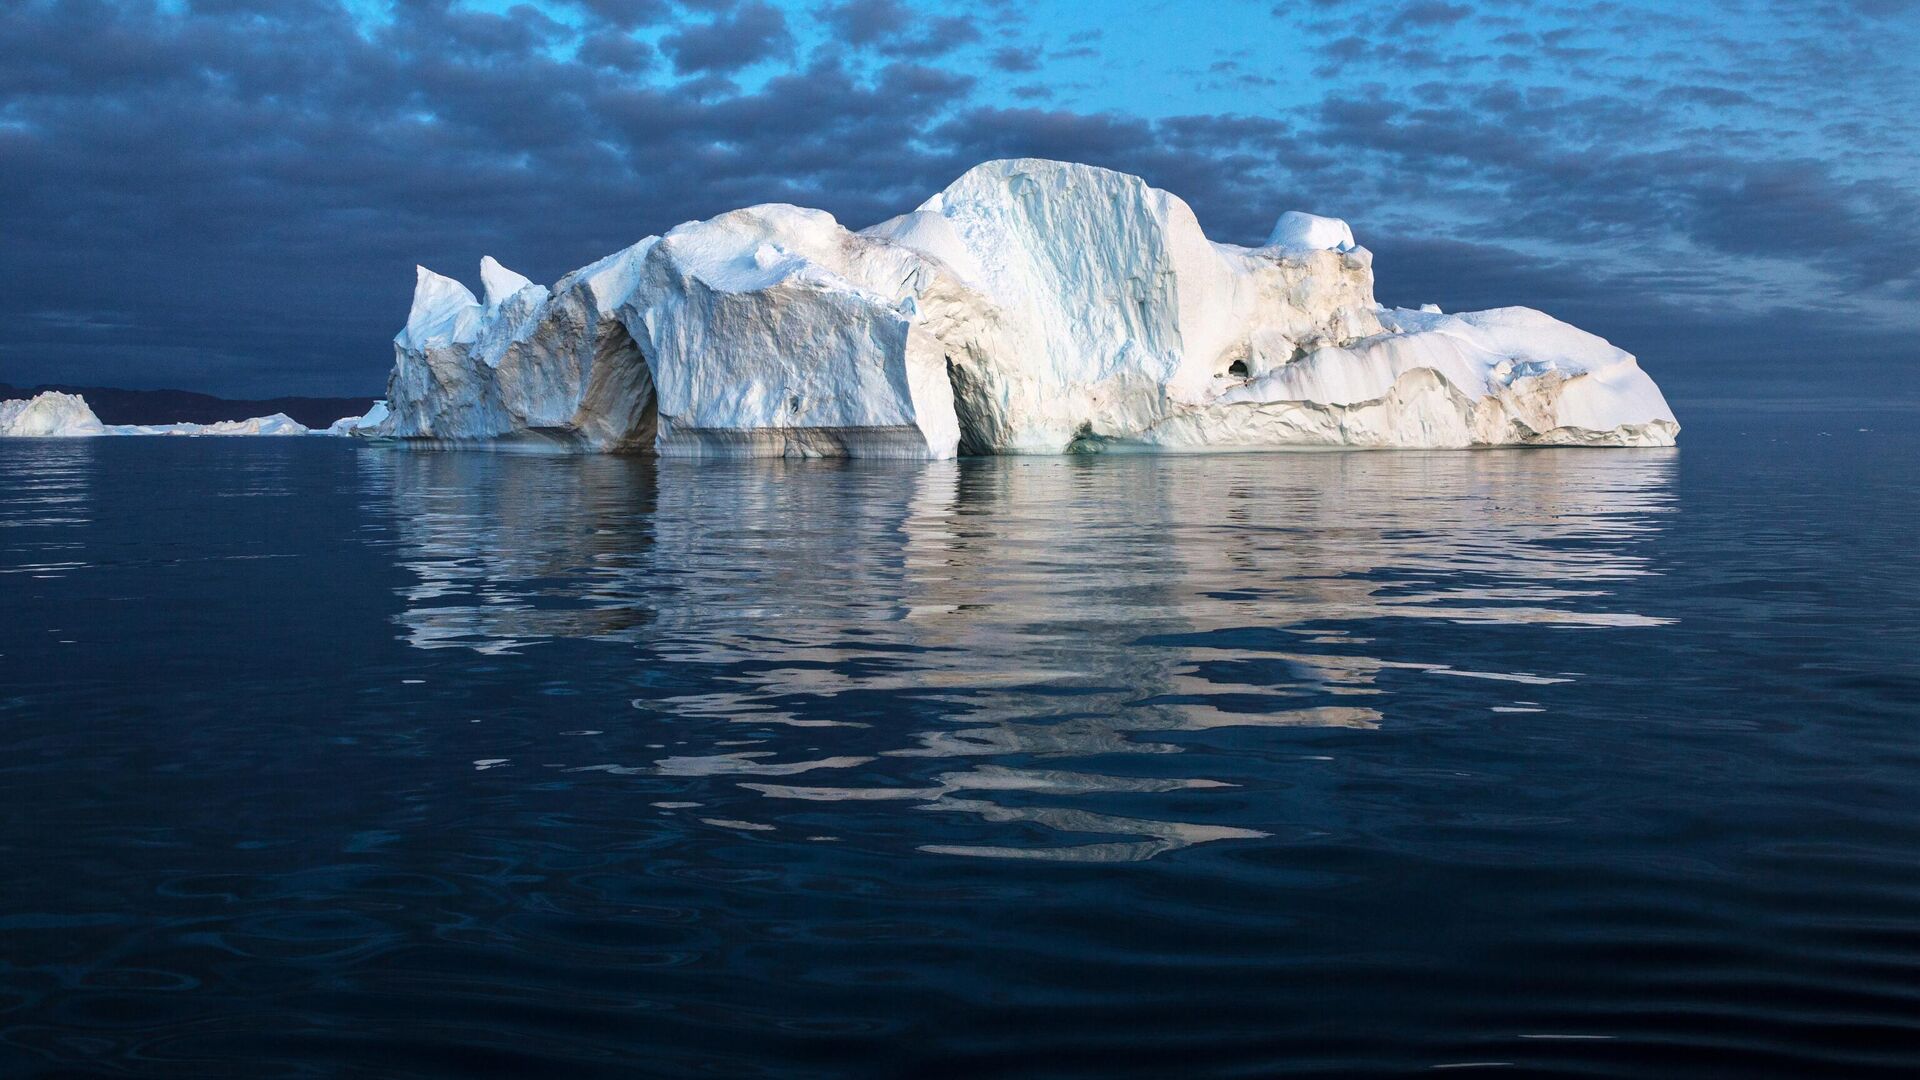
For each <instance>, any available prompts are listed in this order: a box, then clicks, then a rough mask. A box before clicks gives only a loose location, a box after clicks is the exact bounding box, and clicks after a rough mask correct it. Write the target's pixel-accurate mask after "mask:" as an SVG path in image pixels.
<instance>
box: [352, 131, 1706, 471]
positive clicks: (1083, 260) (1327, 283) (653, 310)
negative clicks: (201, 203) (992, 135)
mask: <svg viewBox="0 0 1920 1080" xmlns="http://www.w3.org/2000/svg"><path fill="white" fill-rule="evenodd" d="M481 277H482V280H483V283H484V293H485V295H484V297H483V298H478V299H477V298H475V297H474V295H473V294H472V292H470V291H469V290H468V289H467V288H466V286H464V285H461V284H460V283H459V282H456V281H453V280H451V279H449V278H445V277H441V276H440V275H437V274H434V273H432V272H431V271H428V270H426V269H425V268H421V269H420V270H419V277H418V281H417V284H416V287H415V294H414V302H413V310H412V311H411V313H410V314H409V316H408V319H407V325H406V327H405V328H404V329H403V330H402V331H401V332H400V333H399V335H397V336H396V337H395V339H394V353H395V364H394V371H393V375H392V378H391V380H390V381H389V385H388V401H389V403H390V413H389V415H388V416H387V417H386V418H385V419H384V420H382V421H380V422H379V423H378V424H377V425H375V426H374V427H373V428H372V433H373V434H376V435H378V436H382V437H387V438H391V439H395V440H400V441H405V442H424V443H431V444H469V443H482V444H489V445H504V446H539V447H560V448H570V449H589V450H653V451H657V452H659V453H662V454H672V455H686V456H702V455H781V456H805V457H812V456H835V455H851V456H863V457H908V458H946V457H952V456H954V455H956V454H958V453H970V454H975V453H1062V452H1067V451H1099V450H1157V451H1166V450H1221V449H1237V450H1255V449H1279V448H1287V447H1313V446H1329V447H1330V446H1363V447H1408V448H1415V447H1429V448H1438V447H1474V446H1506V445H1599V446H1665V445H1671V444H1672V443H1673V441H1674V438H1675V436H1676V434H1677V433H1678V431H1679V425H1678V423H1677V422H1676V421H1675V420H1674V417H1673V413H1672V410H1671V409H1669V408H1668V406H1667V403H1666V400H1665V398H1664V397H1663V396H1662V395H1661V393H1660V390H1659V388H1658V387H1657V386H1655V385H1654V383H1653V380H1652V379H1650V378H1648V376H1647V375H1646V373H1645V372H1643V371H1642V370H1641V369H1640V367H1639V365H1638V363H1637V362H1636V361H1635V360H1634V358H1633V357H1632V356H1631V355H1630V354H1628V353H1626V352H1624V351H1622V350H1620V349H1617V348H1615V347H1613V346H1612V345H1610V344H1608V343H1607V342H1606V341H1604V340H1602V339H1600V338H1598V337H1596V336H1594V335H1592V334H1588V333H1586V332H1584V331H1581V330H1578V329H1576V328H1574V327H1571V326H1568V325H1567V324H1565V323H1562V322H1559V321H1558V320H1555V319H1553V318H1552V317H1550V316H1548V315H1545V314H1543V313H1541V312H1538V311H1533V310H1530V309H1527V308H1500V309H1496V310H1493V311H1484V312H1470V313H1464V314H1454V315H1446V314H1441V313H1440V312H1438V311H1437V310H1426V309H1423V310H1419V311H1410V310H1399V309H1393V310H1388V309H1382V308H1380V307H1379V306H1378V305H1377V304H1376V303H1375V302H1374V298H1373V256H1372V254H1371V253H1370V252H1369V251H1367V250H1366V249H1365V248H1363V247H1359V246H1358V245H1357V244H1356V243H1355V242H1354V238H1353V233H1352V231H1351V230H1350V229H1349V228H1348V227H1347V225H1346V223H1345V222H1343V221H1340V220H1338V219H1336V218H1325V217H1317V216H1315V215H1311V214H1304V213H1300V212H1297V211H1289V212H1288V213H1286V214H1284V215H1282V216H1281V218H1280V219H1279V222H1278V223H1277V224H1276V226H1275V228H1274V230H1273V235H1272V237H1271V238H1270V239H1269V241H1268V243H1267V244H1266V245H1265V246H1263V247H1258V248H1243V247H1238V246H1235V245H1231V244H1221V243H1215V242H1213V241H1210V240H1208V239H1207V237H1206V234H1205V233H1204V232H1203V231H1202V230H1201V228H1200V224H1199V222H1198V220H1197V219H1196V218H1195V217H1194V214H1193V211H1192V210H1191V209H1190V208H1189V207H1188V206H1187V204H1186V203H1184V202H1182V201H1181V200H1180V199H1179V198H1177V197H1175V196H1173V195H1171V194H1169V193H1167V192H1165V191H1161V190H1159V189H1157V188H1153V187H1150V186H1149V185H1148V184H1147V183H1146V182H1145V181H1143V180H1141V179H1139V178H1138V177H1134V176H1128V175H1126V174H1123V173H1117V172H1112V171H1109V170H1106V169H1099V168H1094V167H1091V166H1086V165H1073V164H1066V163H1062V162H1054V161H1042V160H1035V159H1020V160H1009V161H994V162H988V163H987V164H984V165H980V166H977V167H976V168H974V169H972V170H970V171H969V172H968V173H966V175H964V176H962V177H960V178H959V179H958V180H956V181H954V183H953V184H952V185H950V186H949V187H948V188H947V189H946V190H945V191H943V192H941V193H940V194H938V195H935V196H933V197H932V198H931V199H928V200H927V201H926V202H925V203H924V204H922V205H921V206H920V207H919V208H918V209H917V210H914V211H913V212H911V213H908V214H904V215H902V216H900V217H897V218H893V219H890V220H888V221H885V222H882V223H880V224H878V225H875V226H872V227H871V228H868V229H865V230H862V231H860V232H857V233H856V232H852V231H849V230H848V229H846V228H844V227H843V226H841V225H840V223H839V222H837V221H835V220H834V218H833V217H832V216H831V215H829V214H827V213H825V212H823V211H819V210H807V209H802V208H800V207H795V206H787V205H780V204H771V205H762V206H754V207H748V208H746V209H742V210H735V211H732V212H730V213H726V214H722V215H720V216H718V217H715V218H712V219H710V220H707V221H700V222H689V223H687V224H684V225H681V226H679V227H677V228H675V229H673V230H671V231H669V232H668V233H667V234H666V235H665V236H659V237H648V238H647V239H645V240H642V241H640V242H639V243H638V244H635V245H633V246H632V247H630V248H627V249H625V250H623V251H620V252H617V253H615V254H613V255H610V256H608V257H607V258H605V259H602V260H600V261H599V262H596V263H594V264H592V265H590V266H587V267H584V268H582V269H580V270H576V271H574V272H573V273H571V274H569V275H567V276H566V277H565V278H563V279H561V281H560V282H559V283H558V284H556V285H554V286H553V287H552V288H551V289H548V288H543V287H541V286H539V285H535V284H533V283H531V282H529V281H528V280H527V279H526V278H524V277H521V276H520V275H518V274H514V273H513V272H511V271H509V270H506V269H505V268H504V267H502V266H500V264H498V263H497V262H494V261H493V260H492V259H491V258H489V259H487V260H485V261H484V262H483V263H482V267H481Z"/></svg>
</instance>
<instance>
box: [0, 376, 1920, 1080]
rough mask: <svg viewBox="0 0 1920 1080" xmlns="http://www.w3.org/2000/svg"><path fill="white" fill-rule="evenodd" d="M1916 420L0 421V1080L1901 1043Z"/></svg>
mask: <svg viewBox="0 0 1920 1080" xmlns="http://www.w3.org/2000/svg"><path fill="white" fill-rule="evenodd" d="M1912 419H1913V418H1912V417H1911V416H1910V415H1908V414H1903V413H1897V412H1891V411H1889V412H1882V413H1857V414H1854V415H1852V416H1826V415H1820V414H1808V413H1793V412H1781V413H1774V414H1767V415H1763V416H1758V417H1746V418H1742V417H1739V416H1737V415H1734V414H1731V413H1728V414H1718V415H1716V414H1714V413H1712V412H1710V411H1705V410H1702V411H1698V412H1696V413H1695V414H1693V415H1690V416H1689V417H1688V421H1689V427H1688V430H1687V432H1686V434H1685V436H1684V437H1683V438H1684V441H1685V446H1684V448H1683V449H1681V450H1679V451H1677V452H1673V451H1617V452H1615V451H1578V450H1574V451H1534V452H1486V453H1448V454H1411V453H1406V454H1393V453H1324V454H1297V455H1273V456H1212V457H1183V458H1165V457H1163V458H1093V459H1002V460H991V461H967V462H961V463H957V464H955V463H947V464H939V465H930V466H903V465H889V464H879V463H866V464H858V463H856V464H846V463H780V462H751V463H741V464H704V465H695V464H685V463H672V462H654V461H649V460H626V459H604V458H572V459H569V458H536V457H511V456H493V455H487V454H479V453H397V452H390V451H380V450H372V449H367V448H364V447H358V448H357V447H353V446H349V445H346V444H344V443H341V442H336V441H330V440H319V439H312V440H265V439H263V440H183V439H100V440H74V441H39V440H19V441H11V442H6V443H0V613H3V614H4V618H0V675H3V676H4V681H3V682H0V869H3V871H4V872H3V873H0V1073H4V1074H7V1075H16V1074H18V1075H32V1074H36V1073H43V1072H44V1073H48V1074H54V1073H65V1074H83V1073H99V1074H107V1075H121V1076H143V1077H144V1076H165V1077H216V1076H234V1077H280V1076H333V1075H378V1076H404V1077H424V1076H454V1075H525V1076H567V1077H628V1076H655V1075H657V1076H682V1075H713V1076H754V1075H769V1076H831V1075H881V1076H927V1075H964V1076H993V1075H1020V1076H1103V1077H1104V1076H1141V1077H1162V1076H1176V1075H1178V1076H1246V1077H1253V1076H1268V1075H1274V1074H1281V1073H1302V1074H1326V1075H1352V1074H1369V1073H1382V1074H1397V1073H1407V1072H1419V1071H1424V1070H1427V1069H1431V1068H1437V1067H1441V1066H1449V1067H1453V1066H1461V1067H1464V1071H1467V1072H1473V1071H1475V1069H1488V1070H1493V1069H1498V1068H1501V1067H1506V1068H1509V1069H1511V1070H1513V1071H1518V1072H1526V1073H1549V1072H1550V1073H1559V1074H1568V1075H1585V1076H1645V1075H1664V1076H1751V1075H1869V1074H1873V1073H1876V1072H1886V1073H1890V1074H1903V1075H1911V1074H1912V1072H1913V1070H1914V1069H1915V1068H1916V1067H1920V556H1917V555H1916V544H1920V497H1916V494H1915V489H1914V485H1915V481H1916V479H1917V476H1916V462H1920V437H1916V435H1915V433H1914V428H1913V424H1912ZM1860 428H1870V429H1871V430H1859V429H1860ZM1476 1063H1477V1064H1476Z"/></svg>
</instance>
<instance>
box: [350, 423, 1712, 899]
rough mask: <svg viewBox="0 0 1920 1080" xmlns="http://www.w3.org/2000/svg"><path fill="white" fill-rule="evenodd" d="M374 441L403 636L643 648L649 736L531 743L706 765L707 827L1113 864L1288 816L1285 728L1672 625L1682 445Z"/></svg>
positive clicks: (1493, 681) (1390, 708) (1493, 693)
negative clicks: (1026, 447) (1277, 764)
mask: <svg viewBox="0 0 1920 1080" xmlns="http://www.w3.org/2000/svg"><path fill="white" fill-rule="evenodd" d="M360 461H361V465H360V468H361V470H362V472H363V475H364V477H365V481H366V483H367V485H368V486H369V489H370V490H371V492H372V493H373V494H374V497H375V501H376V503H377V504H384V505H385V506H386V507H388V508H390V511H391V517H392V523H393V527H394V530H395V536H396V538H397V548H398V551H399V555H398V558H399V560H400V562H401V564H402V565H403V566H404V568H405V569H406V571H407V572H408V575H409V578H410V580H409V582H408V584H407V585H406V586H405V587H404V589H403V590H402V591H401V595H400V599H401V601H402V610H401V611H400V613H399V614H398V615H397V616H396V620H397V622H398V625H399V627H400V628H401V631H402V633H403V635H404V637H405V640H407V641H408V642H410V643H411V644H412V645H415V646H417V647H419V648H423V649H446V648H463V649H471V650H475V651H477V652H480V653H487V654H495V655H499V656H516V655H519V656H525V655H528V654H529V653H531V652H532V651H533V650H537V649H540V648H543V647H548V646H553V645H556V644H557V643H559V642H563V641H571V642H573V643H575V644H576V645H578V644H580V643H582V642H583V641H588V640H590V641H591V642H595V643H598V644H597V645H596V646H595V647H598V648H623V647H624V648H630V649H632V650H633V653H634V659H633V678H634V686H635V688H636V696H635V697H634V698H633V701H632V707H633V709H634V710H635V712H634V714H633V715H630V716H625V717H606V716H592V717H583V718H582V719H581V723H580V725H579V726H581V727H584V728H591V729H604V728H608V727H614V726H622V725H636V724H637V725H648V724H654V725H657V726H658V727H659V729H660V732H661V736H660V738H659V739H657V740H655V741H654V742H651V743H647V744H645V745H647V746H648V747H650V748H653V749H655V750H657V753H656V754H655V756H652V757H649V758H637V759H634V760H618V761H598V760H582V759H579V758H578V753H579V751H578V750H577V749H572V747H576V746H578V740H573V741H572V742H569V741H568V740H565V739H561V738H559V737H558V736H556V738H555V741H554V743H553V745H551V746H550V747H546V748H543V755H544V756H542V757H541V758H540V760H539V766H540V767H542V768H544V769H548V770H562V771H567V772H583V771H599V772H604V773H607V774H612V776H614V777H633V776H651V777H678V778H682V779H683V780H684V782H685V783H686V784H687V785H688V786H687V787H684V788H681V789H680V790H683V791H688V792H694V793H695V794H692V795H690V796H689V797H688V798H687V799H685V800H681V801H680V802H679V803H677V805H676V806H674V807H671V808H668V809H666V810H662V811H659V812H680V811H691V812H692V813H694V814H696V815H698V816H700V817H701V818H702V820H706V821H708V822H709V823H711V824H713V825H715V826H716V827H727V828H740V827H745V826H749V825H752V826H768V825H771V826H775V827H778V828H782V829H788V830H802V831H804V830H805V829H807V828H810V827H815V826H819V825H820V824H821V822H820V821H819V820H818V819H817V818H814V817H810V816H809V814H810V812H811V811H810V810H809V808H817V807H819V805H820V804H822V803H840V804H868V805H869V806H870V808H871V810H872V813H871V814H867V815H860V814H854V815H852V816H849V813H848V812H849V811H852V810H854V809H855V807H853V806H845V805H843V806H842V807H840V808H838V811H837V814H836V817H835V818H834V819H833V820H832V821H831V822H830V825H831V827H832V828H833V829H834V830H835V832H836V834H837V835H836V836H835V837H834V838H835V839H842V840H848V841H853V840H863V841H866V842H870V843H873V844H877V845H892V844H905V845H909V846H911V847H916V848H920V849H923V850H927V851H935V852H941V853H946V854H960V855H985V856H1003V857H1020V858H1048V859H1063V860H1092V861H1102V860H1128V859H1142V858H1149V857H1151V856H1153V855H1156V854H1158V853H1161V852H1164V851H1168V850H1172V849H1175V848H1181V847H1186V846H1189V845H1193V844H1198V843H1204V842H1209V841H1218V840H1235V839H1248V838H1255V837H1261V836H1265V835H1268V830H1269V829H1271V828H1273V827H1274V826H1273V825H1272V824H1270V823H1265V822H1262V821H1260V820H1249V818H1250V817H1253V818H1257V817H1258V816H1259V815H1258V813H1257V811H1256V812H1254V813H1251V814H1250V813H1249V806H1248V803H1247V802H1246V800H1236V799H1235V798H1234V797H1233V789H1234V788H1236V787H1238V786H1239V783H1238V778H1239V774H1240V773H1241V772H1242V771H1243V769H1244V765H1243V764H1242V763H1241V762H1240V761H1239V760H1238V757H1239V755H1238V754H1237V753H1236V747H1245V746H1248V745H1257V740H1258V739H1259V738H1260V732H1261V731H1262V730H1267V731H1271V730H1272V729H1274V728H1287V727H1316V728H1353V729H1371V728H1377V727H1380V726H1382V725H1393V724H1407V723H1418V722H1420V720H1421V712H1422V710H1427V709H1432V708H1434V707H1436V706H1437V705H1438V704H1439V703H1441V702H1445V703H1448V704H1449V706H1452V705H1459V704H1461V703H1463V702H1464V703H1465V704H1467V705H1470V706H1471V707H1473V708H1475V709H1479V710H1483V711H1487V712H1488V715H1492V714H1494V713H1520V714H1524V713H1528V712H1533V711H1537V710H1538V709H1539V707H1540V706H1539V705H1538V703H1537V701H1536V700H1535V698H1534V697H1533V696H1531V695H1538V694H1541V693H1543V692H1544V689H1543V688H1550V687H1552V686H1554V685H1557V684H1562V683H1568V682H1577V681H1578V680H1579V679H1580V678H1581V677H1582V676H1581V675H1580V673H1579V672H1580V663H1579V658H1580V656H1581V655H1582V654H1583V652H1584V651H1585V650H1587V649H1590V648H1593V647H1596V645H1595V644H1594V643H1593V642H1590V641H1588V640H1586V639H1587V638H1591V637H1593V636H1594V632H1596V631H1603V632H1611V633H1620V632H1625V631H1634V630H1650V629H1653V628H1657V627H1660V626H1662V625H1664V624H1665V623H1666V621H1667V620H1666V619H1664V618H1663V617H1662V616H1661V614H1660V613H1659V612H1647V611H1632V610H1625V609H1624V608H1623V606H1622V603H1621V602H1620V600H1619V599H1618V597H1617V596H1616V595H1615V593H1614V588H1615V586H1616V584H1617V583H1618V582H1620V581H1621V580H1622V579H1625V578H1630V577H1634V576H1640V575H1646V574H1649V573H1654V572H1656V568H1655V567H1653V566H1651V565H1650V564H1649V561H1648V557H1647V555H1646V553H1645V551H1644V550H1643V549H1644V548H1645V547H1646V543H1645V542H1646V541H1647V540H1648V539H1649V537H1650V535H1651V534H1652V533H1653V532H1654V531H1655V530H1658V529H1659V528H1660V527H1661V524H1662V516H1663V514H1665V513H1667V512H1668V511H1669V510H1671V509H1672V506H1673V499H1672V494H1671V485H1672V473H1673V468H1674V463H1675V457H1674V452H1673V451H1670V450H1623V451H1608V452H1591V451H1488V452H1480V453H1393V454H1382V453H1307V454H1290V455H1261V456H1207V457H1143V458H1132V457H1120V458H998V459H984V460H964V461H959V462H934V463H926V464H895V463H884V462H860V463H848V462H801V461H760V462H741V463H733V464H729V463H701V464H693V463H683V462H676V461H656V460H652V459H641V458H606V457H563V458H557V457H520V456H499V455H488V454H477V453H381V452H373V453H364V454H362V455H360ZM1516 631H1517V632H1524V633H1527V634H1532V635H1549V634H1551V635H1560V636H1561V638H1562V640H1561V641H1560V642H1558V643H1557V644H1546V645H1542V644H1539V643H1538V642H1535V643H1534V646H1533V647H1532V648H1531V649H1530V650H1528V652H1527V655H1530V656H1532V657H1534V658H1536V661H1537V659H1538V658H1539V657H1541V656H1543V655H1545V656H1552V657H1556V658H1562V662H1561V663H1560V664H1559V665H1558V666H1560V667H1563V668H1565V669H1566V670H1552V671H1534V670H1528V671H1509V670H1503V669H1502V668H1501V666H1500V665H1499V662H1498V657H1499V656H1500V654H1501V651H1500V650H1499V649H1497V648H1489V647H1488V646H1489V644H1490V641H1491V639H1489V638H1487V637H1486V635H1487V634H1489V633H1512V632H1516ZM1490 657H1491V658H1492V659H1491V660H1490V659H1489V658H1490ZM1431 675H1448V676H1459V677H1458V678H1447V679H1431V678H1428V676H1431ZM1463 695H1464V697H1463ZM1250 741H1251V742H1250ZM622 745H624V746H629V747H630V746H634V745H638V744H635V743H632V742H628V743H623V744H622ZM489 760H490V761H492V760H493V759H489ZM529 775H530V776H531V775H532V774H529ZM688 803H695V804H697V806H698V809H695V808H694V807H692V806H689V805H687V804H688ZM901 806H911V807H914V808H917V809H923V810H934V811H947V812H951V814H949V815H942V817H941V819H940V822H941V827H940V828H939V829H938V836H937V837H929V836H928V835H925V834H926V833H929V832H932V831H934V830H933V829H932V828H931V827H930V823H931V822H932V821H933V820H934V819H927V818H920V817H918V816H917V815H901V814H898V813H894V812H892V811H893V809H897V808H899V807H901ZM716 807H717V808H719V809H716ZM1129 808H1138V813H1135V812H1133V810H1132V809H1129ZM722 811H724V812H722ZM952 815H971V816H972V818H973V826H971V827H969V828H965V829H962V830H960V831H961V832H963V833H966V834H968V835H965V836H957V835H955V830H953V829H952V828H950V827H948V825H949V823H950V822H951V821H952V820H954V818H953V817H952ZM1176 819H1178V820H1176ZM916 823H922V824H916ZM849 830H864V831H865V835H854V834H851V833H850V832H849Z"/></svg>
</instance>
